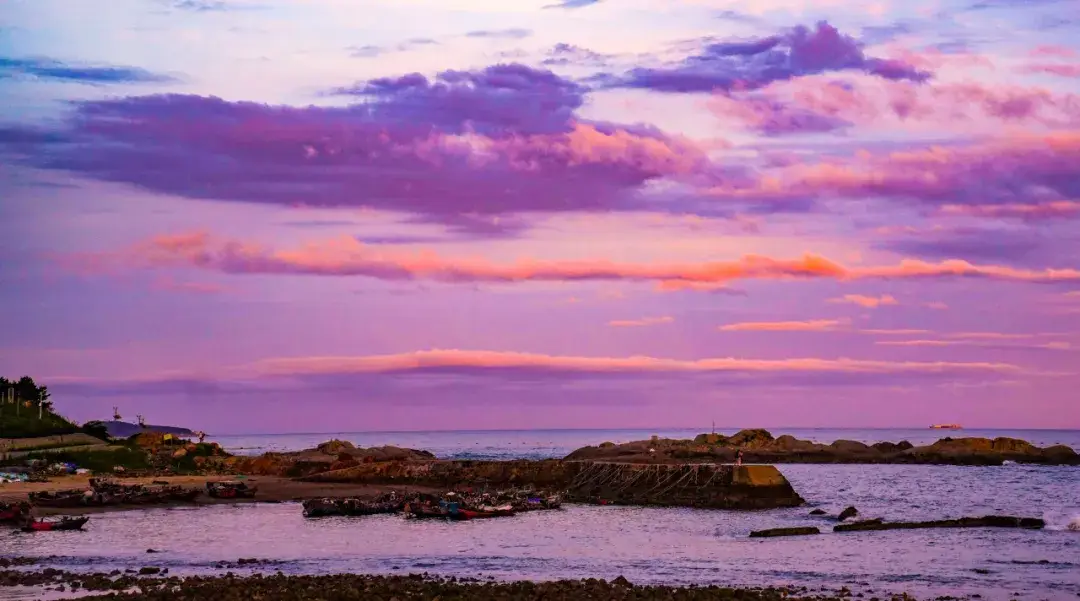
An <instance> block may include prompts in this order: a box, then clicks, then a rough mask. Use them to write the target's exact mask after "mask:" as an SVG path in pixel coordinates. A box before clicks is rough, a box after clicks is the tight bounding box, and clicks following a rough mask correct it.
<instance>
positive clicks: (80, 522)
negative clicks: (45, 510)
mask: <svg viewBox="0 0 1080 601" xmlns="http://www.w3.org/2000/svg"><path fill="white" fill-rule="evenodd" d="M89 521H90V518H89V517H86V516H83V517H78V518H71V517H64V518H61V519H60V520H58V521H55V522H46V521H45V520H40V521H34V522H31V523H29V524H28V525H26V526H23V528H22V531H23V532H57V531H63V530H82V527H83V526H85V525H86V523H87V522H89Z"/></svg>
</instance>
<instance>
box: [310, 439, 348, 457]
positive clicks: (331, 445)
mask: <svg viewBox="0 0 1080 601" xmlns="http://www.w3.org/2000/svg"><path fill="white" fill-rule="evenodd" d="M315 449H316V450H317V451H319V452H320V453H322V454H324V455H340V454H342V453H348V452H350V451H355V450H356V445H354V444H353V443H351V442H349V441H347V440H337V439H336V438H335V439H334V440H328V441H326V442H324V443H321V444H320V445H319V446H317V447H315Z"/></svg>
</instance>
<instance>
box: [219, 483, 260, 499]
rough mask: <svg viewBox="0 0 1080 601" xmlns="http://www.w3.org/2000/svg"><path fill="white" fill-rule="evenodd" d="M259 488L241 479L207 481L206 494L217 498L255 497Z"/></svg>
mask: <svg viewBox="0 0 1080 601" xmlns="http://www.w3.org/2000/svg"><path fill="white" fill-rule="evenodd" d="M258 490H259V488H258V487H257V486H248V485H247V483H246V482H240V481H239V480H225V481H220V482H207V483H206V494H208V495H210V496H211V497H214V498H215V499H253V498H255V493H256V492H257V491H258Z"/></svg>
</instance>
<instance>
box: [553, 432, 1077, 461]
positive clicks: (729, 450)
mask: <svg viewBox="0 0 1080 601" xmlns="http://www.w3.org/2000/svg"><path fill="white" fill-rule="evenodd" d="M739 451H742V452H743V461H744V462H746V463H769V464H771V463H919V464H950V465H1001V464H1002V463H1003V462H1005V461H1015V462H1018V463H1040V464H1051V465H1080V455H1077V453H1076V451H1075V450H1073V449H1072V448H1070V447H1067V446H1064V445H1057V446H1052V447H1047V448H1044V449H1042V448H1039V447H1036V446H1034V445H1032V444H1031V443H1029V442H1027V441H1024V440H1019V439H1015V438H1004V437H1001V438H995V439H989V438H943V439H941V440H939V441H937V442H935V443H934V444H931V445H926V446H920V447H916V446H914V445H912V444H911V443H910V442H907V441H901V442H898V443H892V442H879V443H876V444H874V445H866V444H863V443H861V442H857V441H852V440H838V441H835V442H833V443H832V444H828V445H825V444H820V443H815V442H810V441H807V440H799V439H797V438H795V437H793V436H790V435H783V436H780V437H777V438H774V437H773V436H772V434H770V433H769V432H767V431H765V430H743V431H741V432H739V433H737V434H735V435H734V436H725V435H723V434H701V435H698V436H697V437H696V438H694V439H693V440H676V439H667V438H660V439H654V440H641V441H635V442H628V443H624V444H608V443H605V444H604V445H603V446H600V447H591V446H590V447H583V448H581V449H578V450H576V451H574V452H573V453H570V454H569V455H567V456H566V459H567V460H578V461H620V462H628V463H700V462H710V463H731V462H733V461H734V460H735V457H736V455H737V453H738V452H739Z"/></svg>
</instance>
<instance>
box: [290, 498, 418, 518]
mask: <svg viewBox="0 0 1080 601" xmlns="http://www.w3.org/2000/svg"><path fill="white" fill-rule="evenodd" d="M403 502H404V501H397V500H378V499H376V500H374V501H365V500H362V499H308V500H307V501H304V503H303V506H304V517H309V518H318V517H329V516H365V515H380V514H387V513H397V512H399V511H401V509H402V504H403Z"/></svg>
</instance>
